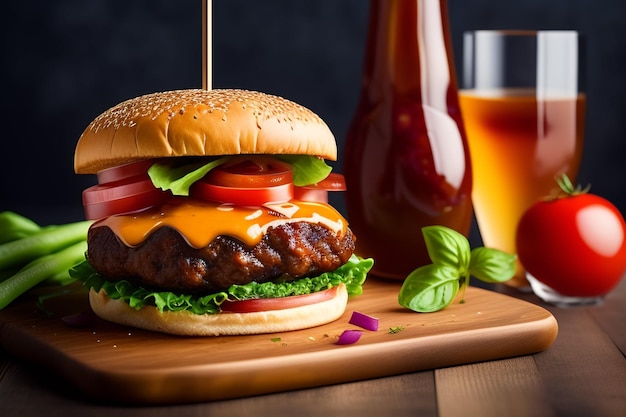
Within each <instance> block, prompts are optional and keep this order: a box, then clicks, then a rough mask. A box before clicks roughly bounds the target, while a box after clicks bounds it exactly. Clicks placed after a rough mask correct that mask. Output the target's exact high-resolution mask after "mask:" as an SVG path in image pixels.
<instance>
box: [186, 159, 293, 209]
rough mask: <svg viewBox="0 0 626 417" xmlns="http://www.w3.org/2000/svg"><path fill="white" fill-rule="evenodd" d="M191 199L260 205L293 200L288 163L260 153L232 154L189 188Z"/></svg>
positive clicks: (291, 180)
mask: <svg viewBox="0 0 626 417" xmlns="http://www.w3.org/2000/svg"><path fill="white" fill-rule="evenodd" d="M189 191H190V195H191V196H192V197H194V198H198V199H202V200H209V201H215V202H218V203H232V204H236V205H242V206H261V205H263V204H267V203H282V202H285V201H289V200H291V199H293V173H292V169H291V166H290V165H289V164H286V163H284V162H281V161H278V160H276V159H274V158H270V157H263V156H252V157H250V156H242V157H235V158H233V159H231V160H230V161H228V162H226V163H224V164H222V165H220V166H218V167H216V168H214V169H213V170H211V171H210V172H209V173H208V174H207V175H206V176H205V177H204V178H202V179H201V180H200V181H197V182H196V183H195V184H193V185H192V186H191V188H190V190H189Z"/></svg>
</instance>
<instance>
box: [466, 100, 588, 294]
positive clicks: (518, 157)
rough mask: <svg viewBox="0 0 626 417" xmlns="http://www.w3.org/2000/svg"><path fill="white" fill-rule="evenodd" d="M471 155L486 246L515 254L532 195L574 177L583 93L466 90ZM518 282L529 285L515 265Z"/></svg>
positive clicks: (579, 148) (544, 192)
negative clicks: (543, 96) (517, 233)
mask: <svg viewBox="0 0 626 417" xmlns="http://www.w3.org/2000/svg"><path fill="white" fill-rule="evenodd" d="M459 99H460V105H461V111H462V114H463V120H464V123H465V128H466V134H467V139H468V142H469V149H470V157H471V161H472V169H473V178H474V188H473V191H472V202H473V205H474V211H475V213H476V220H477V222H478V226H479V228H480V234H481V237H482V239H483V243H484V245H485V246H488V247H492V248H496V249H500V250H503V251H506V252H509V253H516V249H515V230H516V228H517V223H518V221H519V219H520V218H521V216H522V214H523V213H524V211H525V210H526V209H528V208H529V207H530V206H531V205H532V204H533V203H534V202H535V201H537V200H538V199H541V198H543V197H545V196H547V195H549V194H550V193H552V192H554V191H555V188H558V186H557V184H556V182H555V180H554V178H555V176H557V175H561V174H562V173H566V174H567V175H568V176H569V177H570V179H571V180H572V181H573V182H574V181H575V178H576V175H577V173H578V168H579V166H580V161H581V156H582V149H583V130H584V109H585V96H584V95H583V94H579V95H578V97H572V98H548V99H542V100H538V99H537V97H536V96H535V94H534V91H529V90H499V91H497V92H489V93H487V92H485V93H482V92H476V91H473V90H462V91H460V92H459ZM509 283H510V284H511V285H513V286H526V285H527V282H526V280H525V277H524V273H523V270H522V268H521V266H520V265H518V272H517V274H516V277H515V278H514V279H513V280H512V281H510V282H509Z"/></svg>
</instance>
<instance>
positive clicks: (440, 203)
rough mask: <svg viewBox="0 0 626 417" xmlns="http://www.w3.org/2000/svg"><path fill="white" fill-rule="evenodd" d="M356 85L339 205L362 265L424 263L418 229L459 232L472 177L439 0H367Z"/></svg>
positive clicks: (382, 270) (465, 221)
mask: <svg viewBox="0 0 626 417" xmlns="http://www.w3.org/2000/svg"><path fill="white" fill-rule="evenodd" d="M369 13H370V15H369V27H368V37H367V41H366V50H365V57H364V65H363V77H362V86H361V92H360V97H359V101H358V105H357V108H356V112H355V115H354V117H353V120H352V123H351V125H350V128H349V131H348V134H347V138H346V145H345V159H344V161H343V171H344V174H345V177H346V184H347V192H346V208H347V214H348V220H349V222H350V227H351V229H352V230H353V231H354V232H355V235H356V237H357V253H358V254H359V255H361V256H365V257H373V258H374V261H375V265H374V269H373V271H372V273H373V274H374V275H376V276H379V277H385V278H395V279H404V278H405V277H406V276H407V275H408V274H409V273H410V272H411V271H413V270H414V269H415V268H417V267H419V266H421V265H425V264H428V263H430V259H429V257H428V254H427V251H426V248H425V244H424V240H423V236H422V232H421V228H422V227H424V226H427V225H443V226H447V227H450V228H452V229H455V230H457V231H458V232H460V233H462V234H464V235H466V236H467V235H468V233H469V229H470V224H471V219H472V206H471V187H472V175H471V166H470V158H469V151H468V146H467V140H466V138H465V132H464V128H463V123H462V119H461V114H460V110H459V104H458V97H457V84H456V75H455V71H454V65H453V58H452V46H451V39H450V28H449V22H448V12H447V1H446V0H371V2H370V11H369Z"/></svg>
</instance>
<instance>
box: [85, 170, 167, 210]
mask: <svg viewBox="0 0 626 417" xmlns="http://www.w3.org/2000/svg"><path fill="white" fill-rule="evenodd" d="M170 195H171V194H170V193H169V192H164V191H162V190H160V189H158V188H155V187H154V185H153V184H152V181H150V179H149V178H146V177H145V176H144V175H140V176H137V177H131V178H127V179H126V180H120V181H116V182H114V183H110V184H105V185H102V184H98V185H94V186H92V187H89V188H87V189H85V190H84V191H83V207H84V210H85V217H86V218H87V220H97V219H100V218H103V217H108V216H112V215H114V214H121V213H128V212H133V211H138V210H142V209H145V208H148V207H151V206H154V205H156V204H160V203H162V202H163V201H165V200H166V199H167V198H169V196H170Z"/></svg>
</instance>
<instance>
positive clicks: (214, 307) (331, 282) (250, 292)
mask: <svg viewBox="0 0 626 417" xmlns="http://www.w3.org/2000/svg"><path fill="white" fill-rule="evenodd" d="M373 265H374V261H373V260H372V259H363V258H360V257H358V256H356V255H352V257H351V258H350V259H349V260H348V262H347V263H345V264H344V265H342V266H340V267H339V268H338V269H336V270H335V271H332V272H325V273H323V274H321V275H319V276H317V277H313V278H301V279H298V280H295V281H291V282H266V283H261V284H259V283H256V282H251V283H249V284H246V285H232V286H231V287H230V288H229V289H228V290H226V291H223V292H219V293H215V294H209V295H204V296H195V295H189V294H176V293H173V292H169V291H152V290H148V289H146V288H143V287H140V286H136V285H133V284H132V283H130V282H129V281H125V280H122V281H117V282H111V281H107V280H106V279H105V278H104V277H102V276H101V275H99V274H98V273H97V272H96V271H95V270H94V269H93V268H92V267H91V265H89V263H88V262H87V261H84V262H82V263H81V264H79V265H77V266H75V267H74V268H73V269H72V270H71V271H70V274H71V276H72V277H73V278H76V279H78V280H81V281H83V283H84V285H85V286H87V287H89V288H93V289H94V290H95V291H99V290H100V289H104V291H105V292H106V293H107V295H108V296H109V297H110V298H112V299H121V300H123V301H125V302H126V303H128V304H129V305H130V306H131V307H133V308H134V309H137V310H139V309H141V308H142V307H144V306H148V305H150V306H155V307H157V308H158V309H159V310H160V311H181V310H187V311H189V312H191V313H194V314H217V313H219V311H220V307H219V306H220V304H222V303H223V302H224V301H226V300H231V301H236V300H248V299H255V298H276V297H288V296H292V295H303V294H309V293H312V292H316V291H321V290H325V289H329V288H332V287H334V286H337V285H339V284H340V283H342V282H343V283H344V284H345V285H346V289H347V290H348V294H349V295H359V294H362V292H363V283H364V282H365V279H366V278H367V273H368V272H369V271H370V269H371V268H372V266H373Z"/></svg>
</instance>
